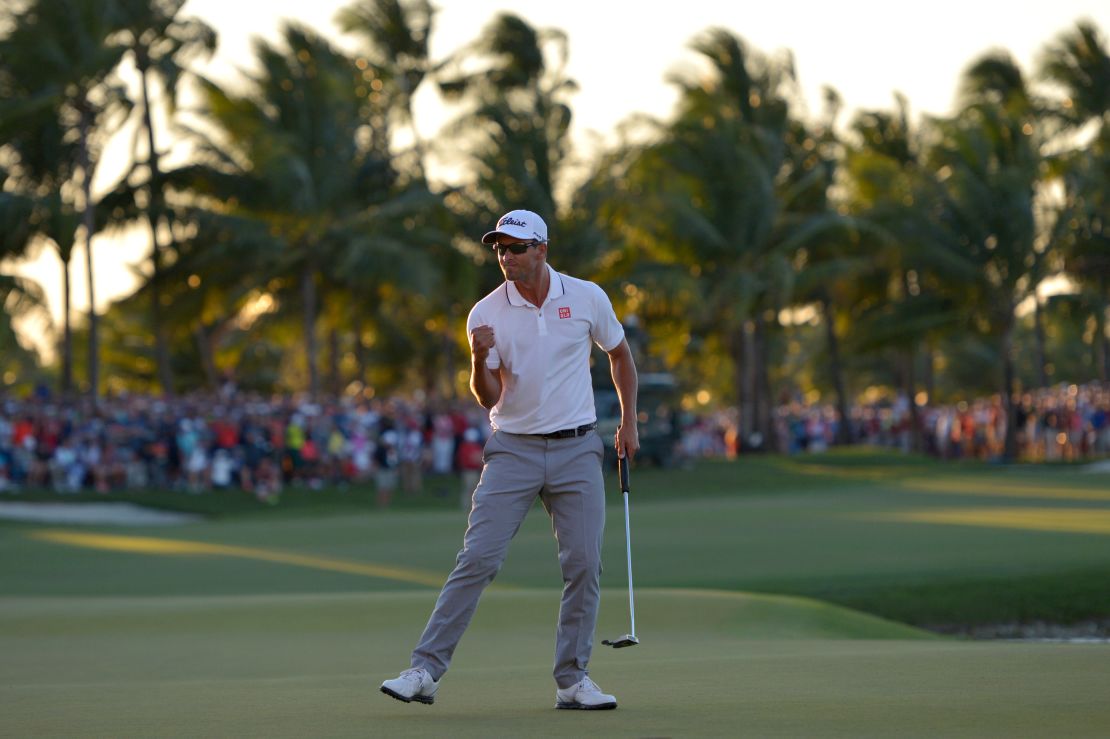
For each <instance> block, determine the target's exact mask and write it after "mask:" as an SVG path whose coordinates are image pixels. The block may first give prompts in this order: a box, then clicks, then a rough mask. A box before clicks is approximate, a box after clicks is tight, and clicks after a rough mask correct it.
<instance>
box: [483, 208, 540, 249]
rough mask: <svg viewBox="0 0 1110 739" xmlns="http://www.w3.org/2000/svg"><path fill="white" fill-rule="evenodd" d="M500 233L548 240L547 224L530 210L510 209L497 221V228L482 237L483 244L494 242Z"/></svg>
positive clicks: (515, 236) (520, 237)
mask: <svg viewBox="0 0 1110 739" xmlns="http://www.w3.org/2000/svg"><path fill="white" fill-rule="evenodd" d="M499 234H504V235H505V236H511V237H513V238H514V239H534V240H536V241H543V242H545V243H546V242H547V224H546V223H544V222H543V219H542V218H540V217H539V216H538V215H536V214H535V213H533V212H532V211H530V210H510V211H509V212H508V213H506V214H505V215H503V216H501V218H499V219H498V221H497V228H495V229H494V230H492V231H490V232H489V233H487V234H486V235H485V236H483V237H482V243H483V244H492V243H493V242H494V240H496V239H497V236H498V235H499Z"/></svg>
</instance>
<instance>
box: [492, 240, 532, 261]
mask: <svg viewBox="0 0 1110 739" xmlns="http://www.w3.org/2000/svg"><path fill="white" fill-rule="evenodd" d="M542 243H543V242H542V241H536V240H535V239H533V240H532V241H521V242H520V243H519V244H500V243H494V245H493V248H494V249H496V250H497V255H498V256H499V257H503V256H505V252H507V251H511V252H512V253H513V254H523V253H524V252H526V251H528V249H529V248H530V247H533V246H539V245H540V244H542Z"/></svg>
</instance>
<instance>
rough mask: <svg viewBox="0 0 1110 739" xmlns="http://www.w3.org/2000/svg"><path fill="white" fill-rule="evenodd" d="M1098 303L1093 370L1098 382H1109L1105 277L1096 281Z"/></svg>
mask: <svg viewBox="0 0 1110 739" xmlns="http://www.w3.org/2000/svg"><path fill="white" fill-rule="evenodd" d="M1098 296H1099V303H1098V304H1097V305H1095V368H1096V370H1095V371H1096V372H1098V381H1099V382H1102V383H1105V382H1107V381H1108V380H1110V338H1107V337H1106V310H1107V308H1108V307H1110V290H1107V279H1106V275H1100V276H1099V280H1098Z"/></svg>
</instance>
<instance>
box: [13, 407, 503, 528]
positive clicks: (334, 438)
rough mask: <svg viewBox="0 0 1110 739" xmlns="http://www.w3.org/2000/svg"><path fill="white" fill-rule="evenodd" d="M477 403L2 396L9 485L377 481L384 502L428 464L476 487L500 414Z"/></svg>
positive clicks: (194, 487) (249, 485)
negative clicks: (493, 420)
mask: <svg viewBox="0 0 1110 739" xmlns="http://www.w3.org/2000/svg"><path fill="white" fill-rule="evenodd" d="M472 407H473V408H477V407H476V406H474V404H472V403H469V404H465V405H461V404H452V403H447V402H434V401H432V402H415V401H406V400H402V399H399V398H391V399H386V400H373V399H371V400H366V401H358V400H354V399H348V398H344V399H338V400H335V401H333V402H326V403H315V402H309V401H305V400H298V399H294V398H263V397H259V396H254V395H246V394H241V393H237V392H235V391H234V390H233V389H229V390H227V391H225V392H222V393H220V394H218V395H205V396H199V395H198V396H187V397H181V398H176V399H164V398H155V397H150V396H144V395H121V396H116V397H108V398H101V399H100V400H99V401H98V402H97V403H95V404H94V403H92V402H91V401H89V400H79V401H76V402H69V403H66V402H61V401H57V400H52V399H50V398H49V397H48V396H46V397H43V396H37V397H30V398H27V399H22V400H14V399H5V400H0V491H2V490H7V489H22V488H30V489H53V490H55V491H57V492H59V493H75V492H79V491H81V490H94V491H97V492H105V493H106V492H109V491H112V490H120V489H141V488H149V487H157V488H163V489H165V488H169V489H173V490H181V491H187V492H192V493H200V492H204V491H208V490H213V489H215V490H221V489H229V488H238V489H242V490H246V491H249V492H251V493H253V494H254V495H256V496H257V497H258V498H259V499H260V500H265V501H270V502H274V501H276V500H277V499H278V496H279V495H280V494H281V491H282V489H283V488H284V487H286V486H288V485H296V486H304V487H307V488H320V487H323V486H325V485H331V486H342V485H345V484H349V483H353V482H360V481H368V480H372V481H373V482H374V483H375V486H376V489H377V496H378V503H379V504H380V505H382V506H387V505H389V503H390V502H391V500H392V498H393V495H394V494H395V492H396V491H398V490H400V491H402V492H404V493H415V492H417V491H419V490H421V489H422V486H423V478H424V476H425V475H442V476H447V475H452V474H461V475H462V477H463V479H464V485H467V484H469V486H470V487H469V488H468V489H473V482H474V481H475V478H476V475H477V470H480V469H481V452H482V444H483V443H484V440H485V438H486V436H488V434H489V423H488V420H487V419H486V416H485V413H484V412H481V409H477V410H478V411H479V412H478V413H475V412H474V411H473V410H472Z"/></svg>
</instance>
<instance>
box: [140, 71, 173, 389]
mask: <svg viewBox="0 0 1110 739" xmlns="http://www.w3.org/2000/svg"><path fill="white" fill-rule="evenodd" d="M136 59H137V60H138V65H139V75H140V79H141V80H142V89H143V125H144V126H145V127H146V142H147V147H148V149H149V154H148V155H147V166H148V167H149V168H150V173H149V175H150V182H149V200H148V202H147V207H146V218H147V224H148V225H149V226H150V248H151V251H150V262H151V266H152V275H151V278H150V302H151V317H152V318H153V319H154V353H155V358H156V360H157V365H158V382H159V383H160V384H161V385H162V392H163V393H165V394H167V395H171V396H172V395H173V394H174V382H173V367H172V366H171V365H170V346H169V340H168V339H167V337H166V320H165V310H164V308H163V306H162V256H163V254H162V252H163V249H162V247H161V245H160V244H159V243H158V222H159V220H160V218H161V215H162V199H163V197H162V173H161V170H160V168H159V164H158V150H157V149H156V148H154V121H153V118H152V117H151V114H150V91H149V89H148V88H149V86H148V84H147V71H148V69H147V65H148V60H147V59H146V56H145V55H144V54H138V53H137V54H136ZM171 238H172V232H171Z"/></svg>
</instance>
